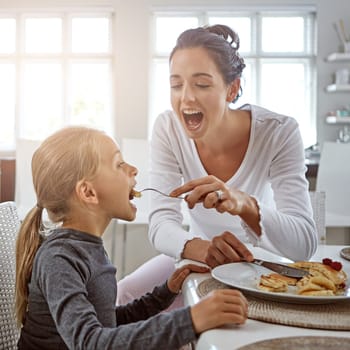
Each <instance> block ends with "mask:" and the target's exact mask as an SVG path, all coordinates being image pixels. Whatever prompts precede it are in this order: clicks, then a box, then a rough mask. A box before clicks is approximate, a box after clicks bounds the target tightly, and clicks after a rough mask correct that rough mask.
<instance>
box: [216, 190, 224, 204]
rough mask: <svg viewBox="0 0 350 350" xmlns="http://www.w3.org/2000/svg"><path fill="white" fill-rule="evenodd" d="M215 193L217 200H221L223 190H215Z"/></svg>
mask: <svg viewBox="0 0 350 350" xmlns="http://www.w3.org/2000/svg"><path fill="white" fill-rule="evenodd" d="M215 193H216V195H217V196H218V201H219V202H220V201H221V200H222V195H223V193H224V192H223V191H221V190H217V191H215Z"/></svg>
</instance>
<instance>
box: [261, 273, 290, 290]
mask: <svg viewBox="0 0 350 350" xmlns="http://www.w3.org/2000/svg"><path fill="white" fill-rule="evenodd" d="M258 288H259V289H261V290H265V291H267V292H275V293H276V292H286V291H287V290H288V284H287V282H286V281H283V280H281V279H277V278H273V277H271V276H270V275H261V276H260V281H259V283H258Z"/></svg>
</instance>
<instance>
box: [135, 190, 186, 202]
mask: <svg viewBox="0 0 350 350" xmlns="http://www.w3.org/2000/svg"><path fill="white" fill-rule="evenodd" d="M144 191H155V192H158V193H159V194H161V195H163V196H165V197H169V198H175V199H185V197H184V196H178V197H173V196H170V195H168V194H166V193H164V192H162V191H159V190H157V189H156V188H152V187H147V188H144V189H143V190H140V191H138V192H140V193H141V192H144Z"/></svg>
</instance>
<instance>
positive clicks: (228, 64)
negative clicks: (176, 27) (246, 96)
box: [169, 24, 245, 102]
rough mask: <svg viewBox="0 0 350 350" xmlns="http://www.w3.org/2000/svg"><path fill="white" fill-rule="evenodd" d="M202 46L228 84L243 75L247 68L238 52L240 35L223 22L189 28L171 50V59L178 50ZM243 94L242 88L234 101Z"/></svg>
mask: <svg viewBox="0 0 350 350" xmlns="http://www.w3.org/2000/svg"><path fill="white" fill-rule="evenodd" d="M194 47H202V48H204V49H205V50H207V52H208V54H209V55H210V57H211V58H212V59H213V61H214V62H215V64H216V66H217V68H218V69H219V71H220V72H221V74H222V77H223V79H224V81H225V83H226V84H230V83H232V82H233V81H234V80H235V79H237V78H240V77H241V76H242V71H243V69H244V68H245V63H244V60H243V58H242V57H241V56H240V55H239V54H238V52H237V51H238V49H239V36H238V34H237V33H236V32H235V31H234V30H232V29H231V28H230V27H228V26H226V25H222V24H216V25H212V26H204V27H199V28H195V29H188V30H186V31H184V32H183V33H181V34H180V36H179V37H178V39H177V41H176V45H175V47H174V48H173V50H172V51H171V54H170V58H169V61H170V60H171V59H172V57H173V55H174V54H175V52H176V51H177V50H181V49H187V48H194ZM241 94H242V88H241V87H240V92H239V94H237V96H236V98H235V99H234V101H233V102H236V101H237V99H238V98H239V97H240V96H241Z"/></svg>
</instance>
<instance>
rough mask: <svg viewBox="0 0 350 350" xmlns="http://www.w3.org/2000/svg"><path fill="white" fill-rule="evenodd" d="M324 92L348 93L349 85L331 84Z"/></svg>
mask: <svg viewBox="0 0 350 350" xmlns="http://www.w3.org/2000/svg"><path fill="white" fill-rule="evenodd" d="M326 91H327V92H337V91H340V92H342V91H350V84H344V85H339V84H331V85H328V86H327V87H326Z"/></svg>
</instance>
